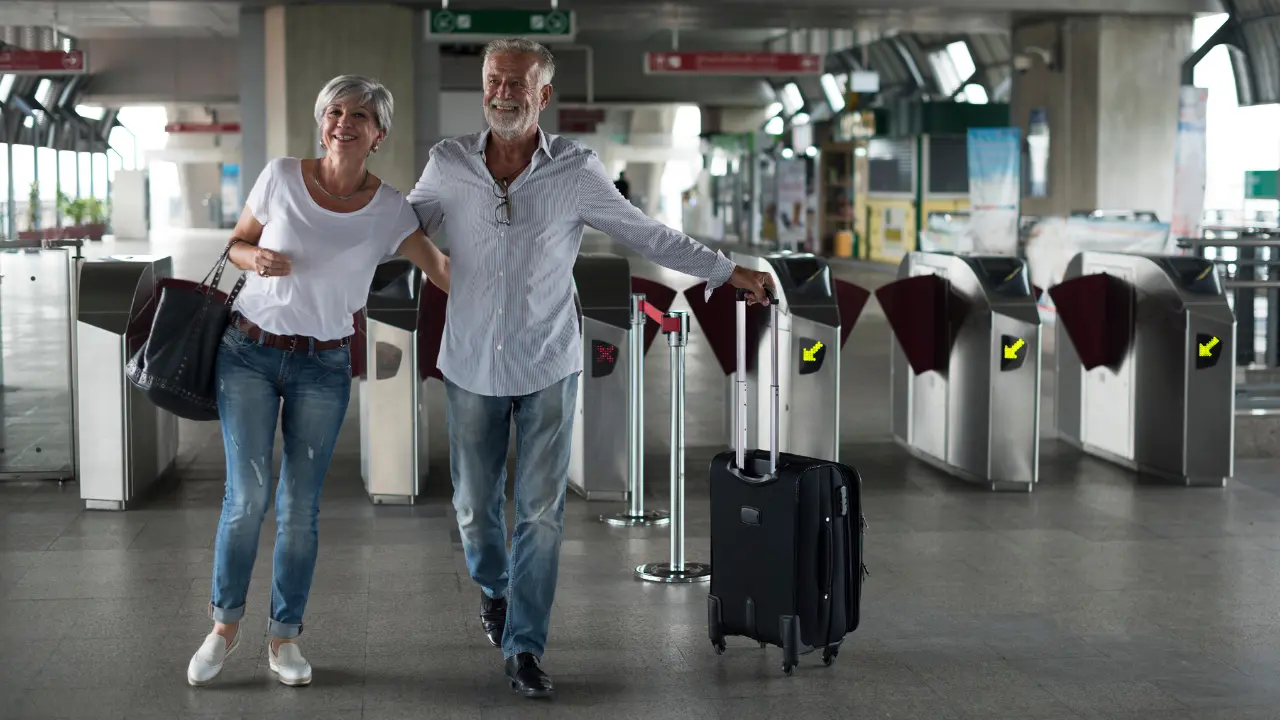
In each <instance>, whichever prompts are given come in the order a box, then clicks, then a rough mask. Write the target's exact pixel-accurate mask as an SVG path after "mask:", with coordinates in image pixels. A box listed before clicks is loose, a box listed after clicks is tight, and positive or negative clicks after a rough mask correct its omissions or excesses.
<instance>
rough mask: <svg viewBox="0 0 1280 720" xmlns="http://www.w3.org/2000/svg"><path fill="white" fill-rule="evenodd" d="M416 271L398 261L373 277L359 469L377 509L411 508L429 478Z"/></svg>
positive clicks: (420, 290) (421, 306)
mask: <svg viewBox="0 0 1280 720" xmlns="http://www.w3.org/2000/svg"><path fill="white" fill-rule="evenodd" d="M426 298H427V293H425V292H424V287H423V273H422V271H421V270H419V269H418V267H417V266H415V265H414V264H413V263H411V262H409V261H408V260H404V259H400V258H397V259H395V260H391V261H388V262H386V263H383V264H382V265H379V266H378V268H377V269H376V270H375V271H374V276H373V282H372V283H371V284H370V288H369V300H368V304H367V305H366V306H365V345H364V348H363V349H361V348H353V350H355V351H356V352H360V351H363V352H364V353H365V362H364V363H363V367H364V372H363V374H362V376H361V377H360V378H359V381H358V382H359V394H360V466H361V467H360V469H361V474H362V475H363V477H364V485H365V491H366V492H367V493H368V494H369V498H370V499H371V500H372V501H373V502H374V503H378V504H412V503H414V502H416V501H417V500H418V498H419V497H420V496H421V495H422V492H423V485H424V483H425V481H426V479H427V474H428V457H427V449H428V443H427V427H428V422H427V374H426V372H425V369H426V368H425V367H424V363H427V364H433V363H434V361H435V359H434V358H430V359H424V358H423V357H422V353H421V352H420V351H419V344H420V343H419V336H420V334H421V333H422V329H421V328H422V319H423V315H424V314H425V313H426V311H427V308H426V307H425V302H426Z"/></svg>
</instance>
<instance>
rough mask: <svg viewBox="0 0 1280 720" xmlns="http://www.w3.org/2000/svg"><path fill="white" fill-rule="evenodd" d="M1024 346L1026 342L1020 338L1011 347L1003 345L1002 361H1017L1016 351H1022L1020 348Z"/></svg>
mask: <svg viewBox="0 0 1280 720" xmlns="http://www.w3.org/2000/svg"><path fill="white" fill-rule="evenodd" d="M1026 344H1027V341H1026V340H1023V339H1022V338H1018V339H1017V341H1016V342H1014V343H1013V344H1012V345H1005V346H1004V359H1005V360H1017V359H1018V351H1019V350H1021V349H1022V346H1023V345H1026Z"/></svg>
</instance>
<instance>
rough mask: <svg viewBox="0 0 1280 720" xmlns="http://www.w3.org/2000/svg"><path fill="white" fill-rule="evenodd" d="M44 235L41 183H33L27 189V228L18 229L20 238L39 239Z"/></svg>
mask: <svg viewBox="0 0 1280 720" xmlns="http://www.w3.org/2000/svg"><path fill="white" fill-rule="evenodd" d="M43 237H44V232H43V231H41V230H40V183H34V182H33V183H31V188H30V189H29V190H28V191H27V229H26V230H20V231H18V239H19V240H39V239H41V238H43Z"/></svg>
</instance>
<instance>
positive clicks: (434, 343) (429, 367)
mask: <svg viewBox="0 0 1280 720" xmlns="http://www.w3.org/2000/svg"><path fill="white" fill-rule="evenodd" d="M422 285H423V288H422V294H421V295H419V296H418V374H419V375H420V376H421V379H423V380H426V379H427V378H435V379H437V380H440V381H441V382H443V381H444V373H441V372H440V368H439V367H438V366H437V365H436V362H437V361H438V359H439V357H440V343H441V341H442V339H443V338H444V314H445V305H446V304H447V303H448V302H449V294H448V293H446V292H445V291H443V290H441V289H440V288H438V287H436V286H435V283H433V282H431V281H430V280H428V279H426V277H423V279H422Z"/></svg>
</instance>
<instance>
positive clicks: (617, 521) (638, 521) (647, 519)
mask: <svg viewBox="0 0 1280 720" xmlns="http://www.w3.org/2000/svg"><path fill="white" fill-rule="evenodd" d="M600 522H602V523H604V524H606V525H613V526H614V527H632V526H635V525H655V526H656V525H667V524H669V523H670V522H671V516H670V515H668V514H667V513H666V512H664V511H662V510H646V511H645V512H644V513H643V514H641V515H632V514H631V513H625V512H623V513H616V514H614V515H601V516H600Z"/></svg>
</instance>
